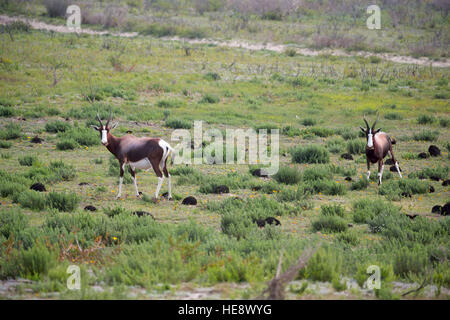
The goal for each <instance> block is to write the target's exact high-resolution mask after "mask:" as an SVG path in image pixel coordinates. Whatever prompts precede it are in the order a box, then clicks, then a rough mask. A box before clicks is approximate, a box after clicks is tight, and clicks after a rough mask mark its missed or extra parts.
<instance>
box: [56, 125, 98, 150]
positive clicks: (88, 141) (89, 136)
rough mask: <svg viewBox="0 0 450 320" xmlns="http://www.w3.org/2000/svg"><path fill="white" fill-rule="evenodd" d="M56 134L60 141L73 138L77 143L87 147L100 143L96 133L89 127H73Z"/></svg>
mask: <svg viewBox="0 0 450 320" xmlns="http://www.w3.org/2000/svg"><path fill="white" fill-rule="evenodd" d="M58 136H59V137H60V139H61V140H60V142H63V141H69V140H73V141H75V142H76V143H78V144H79V145H82V146H88V147H90V146H94V145H98V144H100V137H99V136H98V133H97V132H96V131H94V130H92V129H91V128H83V127H73V128H70V129H68V130H67V131H66V132H64V133H60V134H58ZM60 150H62V149H60Z"/></svg>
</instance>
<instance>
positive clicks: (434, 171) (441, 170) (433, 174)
mask: <svg viewBox="0 0 450 320" xmlns="http://www.w3.org/2000/svg"><path fill="white" fill-rule="evenodd" d="M449 171H450V168H449V167H436V168H425V169H422V170H420V171H414V172H412V173H411V174H409V176H408V178H419V179H432V180H446V179H447V177H448V172H449Z"/></svg>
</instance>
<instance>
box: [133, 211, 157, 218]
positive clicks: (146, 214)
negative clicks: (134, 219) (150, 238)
mask: <svg viewBox="0 0 450 320" xmlns="http://www.w3.org/2000/svg"><path fill="white" fill-rule="evenodd" d="M133 214H134V215H136V216H138V217H142V216H149V217H152V218H153V220H155V217H154V216H153V215H152V214H151V213H150V212H147V211H140V210H139V211H133Z"/></svg>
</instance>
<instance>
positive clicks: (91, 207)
mask: <svg viewBox="0 0 450 320" xmlns="http://www.w3.org/2000/svg"><path fill="white" fill-rule="evenodd" d="M84 210H86V211H97V208H96V207H94V206H91V205H89V206H86V207H84Z"/></svg>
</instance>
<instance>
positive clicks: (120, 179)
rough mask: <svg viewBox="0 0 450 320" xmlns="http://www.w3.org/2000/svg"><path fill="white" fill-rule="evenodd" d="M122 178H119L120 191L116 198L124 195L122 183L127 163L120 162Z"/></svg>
mask: <svg viewBox="0 0 450 320" xmlns="http://www.w3.org/2000/svg"><path fill="white" fill-rule="evenodd" d="M119 166H120V178H119V193H118V194H117V197H116V199H119V198H120V196H121V195H122V183H123V173H124V168H125V163H123V162H120V165H119Z"/></svg>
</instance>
